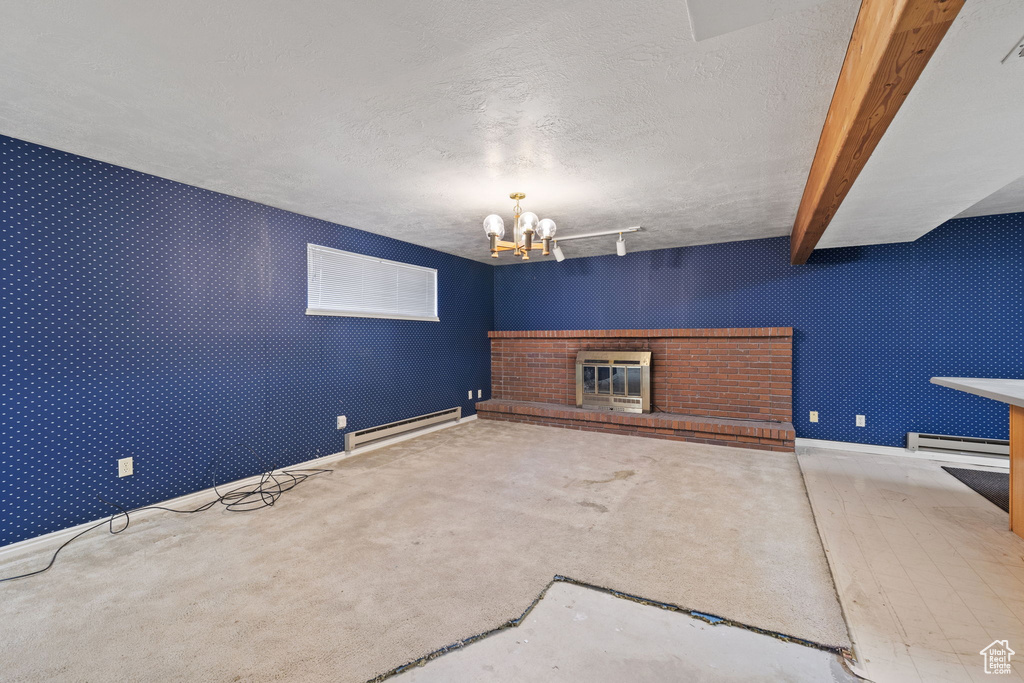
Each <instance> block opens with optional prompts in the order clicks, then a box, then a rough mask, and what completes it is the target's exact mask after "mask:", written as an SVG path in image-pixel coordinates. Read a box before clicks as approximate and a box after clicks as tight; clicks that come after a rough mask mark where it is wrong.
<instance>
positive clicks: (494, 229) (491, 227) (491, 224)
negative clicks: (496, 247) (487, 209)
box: [484, 213, 505, 240]
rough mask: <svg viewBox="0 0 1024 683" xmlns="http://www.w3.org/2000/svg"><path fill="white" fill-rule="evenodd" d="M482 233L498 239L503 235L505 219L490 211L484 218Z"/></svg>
mask: <svg viewBox="0 0 1024 683" xmlns="http://www.w3.org/2000/svg"><path fill="white" fill-rule="evenodd" d="M484 234H485V235H487V236H488V237H490V236H491V235H494V236H496V237H497V238H498V239H499V240H500V239H501V238H502V237H504V236H505V221H503V220H501V216H499V215H498V214H496V213H492V214H491V215H490V216H488V217H487V218H485V219H484Z"/></svg>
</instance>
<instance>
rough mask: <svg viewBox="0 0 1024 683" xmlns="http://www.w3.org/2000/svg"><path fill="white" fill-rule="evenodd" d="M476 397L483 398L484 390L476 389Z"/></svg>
mask: <svg viewBox="0 0 1024 683" xmlns="http://www.w3.org/2000/svg"><path fill="white" fill-rule="evenodd" d="M476 397H477V398H483V397H484V390H483V389H477V390H476Z"/></svg>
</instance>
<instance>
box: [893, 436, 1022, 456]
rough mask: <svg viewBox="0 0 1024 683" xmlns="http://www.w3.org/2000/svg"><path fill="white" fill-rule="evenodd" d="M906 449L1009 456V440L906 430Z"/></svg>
mask: <svg viewBox="0 0 1024 683" xmlns="http://www.w3.org/2000/svg"><path fill="white" fill-rule="evenodd" d="M907 450H911V451H917V450H923V451H941V452H944V453H970V454H978V455H995V456H1006V457H1010V442H1009V441H1007V440H1006V439H975V438H973V437H970V436H946V435H943V434H922V433H920V432H907Z"/></svg>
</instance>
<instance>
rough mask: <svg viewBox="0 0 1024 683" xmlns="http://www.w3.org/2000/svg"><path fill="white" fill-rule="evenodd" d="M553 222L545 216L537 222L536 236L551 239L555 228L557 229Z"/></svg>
mask: <svg viewBox="0 0 1024 683" xmlns="http://www.w3.org/2000/svg"><path fill="white" fill-rule="evenodd" d="M557 229H558V228H557V226H556V225H555V222H554V221H553V220H551V219H550V218H545V219H544V220H542V221H541V222H540V223H537V231H536V232H537V237H539V238H541V239H542V240H545V239H551V238H552V237H554V236H555V230H557Z"/></svg>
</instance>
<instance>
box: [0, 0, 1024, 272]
mask: <svg viewBox="0 0 1024 683" xmlns="http://www.w3.org/2000/svg"><path fill="white" fill-rule="evenodd" d="M786 1H787V2H790V3H801V2H803V1H804V0H786ZM1012 6H1017V7H1019V8H1020V9H1017V10H1015V9H1014V8H1013V7H1012ZM858 7H859V3H858V2H857V1H856V0H826V1H824V2H821V3H820V4H816V5H815V6H812V7H806V8H804V9H799V10H797V11H792V12H789V13H787V14H785V15H783V16H778V17H777V18H775V19H773V20H771V21H768V22H765V23H760V24H757V25H754V26H750V27H747V28H743V29H741V30H736V31H733V32H731V33H727V34H725V35H720V36H717V37H714V38H709V39H707V40H703V41H701V42H699V43H698V42H695V41H694V40H693V38H692V37H691V34H690V26H689V22H688V18H687V11H686V5H685V3H683V2H664V3H659V4H657V6H655V5H654V4H653V3H649V2H637V1H630V2H623V1H622V0H586V1H583V0H579V1H575V2H559V3H551V2H541V1H540V0H520V2H518V3H480V2H474V1H472V0H446V1H444V0H422V1H419V2H413V1H411V0H408V1H401V2H399V1H393V2H367V3H337V2H327V1H322V2H313V1H310V0H301V1H293V2H288V3H281V2H269V1H268V0H258V1H254V0H246V1H244V2H243V1H242V0H220V1H218V2H202V3H200V2H196V1H195V0H178V1H176V2H165V3H157V2H136V3H124V2H112V1H107V2H101V1H94V2H72V1H70V0H66V1H63V2H53V1H45V0H32V1H29V0H8V1H7V2H4V3H2V4H0V93H3V96H2V97H0V133H3V134H6V135H11V136H13V137H17V138H21V139H25V140H29V141H33V142H38V143H41V144H44V145H49V146H52V147H56V148H58V149H63V150H67V151H70V152H74V153H77V154H82V155H84V156H87V157H92V158H95V159H100V160H103V161H108V162H111V163H115V164H119V165H122V166H126V167H128V168H133V169H137V170H140V171H145V172H148V173H153V174H156V175H159V176H162V177H165V178H171V179H173V180H179V181H182V182H186V183H190V184H192V185H197V186H199V187H204V188H207V189H211V190H216V191H219V192H225V193H228V194H231V195H235V196H239V197H245V198H248V199H253V200H256V201H260V202H263V203H266V204H269V205H272V206H277V207H280V208H284V209H289V210H292V211H297V212H299V213H303V214H307V215H311V216H315V217H318V218H323V219H327V220H330V221H334V222H337V223H342V224H345V225H350V226H352V227H356V228H360V229H363V230H368V231H371V232H376V233H381V234H384V235H389V236H392V237H396V238H399V239H404V240H407V241H410V242H414V243H417V244H422V245H425V246H429V247H434V248H437V249H441V250H443V251H448V252H451V253H456V254H460V255H463V256H467V257H470V258H476V259H479V260H482V261H486V262H493V261H491V260H490V259H489V258H488V254H487V251H486V241H485V239H484V235H483V230H482V228H481V221H482V219H483V217H484V216H485V215H486V214H488V213H491V212H500V213H501V214H503V215H504V216H505V217H506V219H507V218H508V217H509V214H510V208H511V204H512V202H511V201H510V200H509V199H508V193H509V192H512V191H523V192H526V193H527V199H526V200H524V202H523V206H524V208H527V209H529V210H533V211H535V212H536V213H538V214H539V215H540V216H541V217H551V218H554V219H555V220H556V221H557V222H558V225H559V232H560V234H564V235H569V234H573V233H581V232H590V231H594V230H604V229H612V228H617V227H626V226H630V225H638V224H639V225H643V226H644V228H645V230H644V232H642V233H639V234H637V235H634V236H630V237H629V240H628V241H629V246H630V249H631V250H637V249H654V248H661V247H670V246H683V245H690V244H703V243H712V242H724V241H731V240H740V239H749V238H757V237H769V236H777V235H786V234H788V233H789V232H790V230H791V228H792V224H793V218H794V216H795V214H796V208H797V205H798V204H799V201H800V196H801V193H802V190H803V185H804V181H805V179H806V176H807V171H808V169H809V167H810V162H811V158H812V157H813V154H814V149H815V146H816V144H817V140H818V134H819V133H820V130H821V125H822V123H823V121H824V117H825V113H826V111H827V109H828V104H829V100H830V98H831V95H832V89H833V87H834V84H835V81H836V78H837V75H838V73H839V68H840V66H841V64H842V61H843V56H844V54H845V50H846V46H847V43H848V40H849V35H850V32H851V30H852V27H853V22H854V20H855V18H856V14H857V9H858ZM989 8H991V11H990V10H989ZM1022 11H1024V4H1021V3H1019V2H1018V1H1017V0H985V2H982V3H969V4H968V7H967V8H965V9H964V10H963V14H965V15H967V19H966V20H965V21H962V20H963V19H964V17H961V19H958V20H957V21H958V23H957V24H955V25H954V27H953V29H951V31H950V36H949V37H948V38H947V40H946V42H944V43H943V47H942V48H940V54H938V55H936V57H935V58H934V59H933V60H932V61H933V65H935V63H936V62H941V61H943V59H962V58H964V57H966V58H969V59H971V60H973V63H975V64H977V65H978V67H977V68H976V69H968V68H963V69H957V68H955V67H956V66H957V65H955V64H954V65H952V66H951V67H949V68H950V69H952V71H949V72H948V73H949V74H951V76H949V77H952V78H954V79H955V80H953V81H952V82H947V81H945V80H944V79H945V78H946V77H947V76H946V75H945V74H947V71H941V72H940V73H941V74H944V75H943V76H942V78H938V77H934V78H929V76H930V71H931V70H932V68H933V65H930V66H929V67H928V69H927V70H926V71H925V74H924V75H923V76H922V78H921V81H920V83H919V85H918V87H917V88H916V89H915V90H914V92H913V93H912V94H911V98H910V99H909V100H908V102H907V105H906V106H905V109H907V108H908V107H909V108H910V109H911V111H912V112H914V113H913V116H914V117H916V118H912V119H911V120H912V121H914V122H915V126H914V127H913V128H912V129H911V130H909V131H908V130H906V126H903V129H902V132H900V133H899V135H900V136H901V138H906V140H904V141H903V143H902V145H896V146H895V147H893V146H892V145H890V146H889V147H892V148H891V149H887V146H886V141H887V140H888V138H889V135H887V136H886V138H885V139H883V143H882V144H881V145H880V146H879V149H878V151H877V152H876V153H875V157H873V158H872V159H871V161H870V162H869V165H868V168H867V169H865V171H864V173H863V174H862V175H861V179H860V180H859V181H858V183H857V184H856V185H855V186H854V191H853V192H851V195H850V196H851V198H852V199H853V200H854V204H856V205H857V206H858V207H860V208H859V209H857V210H856V211H853V213H852V214H851V216H850V217H847V216H845V215H841V216H837V220H839V219H840V218H842V221H840V223H841V224H842V225H845V226H846V227H843V228H841V229H840V231H837V232H841V231H842V230H846V231H848V230H849V226H850V225H852V224H853V222H855V221H856V220H857V219H858V218H859V217H860V216H861V213H860V212H865V213H864V215H865V216H868V217H869V220H873V219H874V218H875V217H877V215H878V213H879V212H878V210H877V209H876V207H875V205H874V203H873V202H872V201H871V200H874V201H875V202H880V203H885V202H886V201H888V200H887V195H889V194H890V191H891V190H892V188H893V186H894V185H893V182H892V179H893V175H892V174H893V173H896V174H897V176H896V177H897V178H900V182H899V183H898V184H897V187H898V190H899V192H898V194H900V195H901V196H903V197H904V198H905V199H906V198H908V197H909V198H911V199H915V198H916V197H917V196H918V195H919V194H920V195H921V196H922V197H923V196H927V194H928V192H929V191H930V189H931V187H932V185H933V184H934V183H936V182H937V181H936V179H935V178H934V177H933V176H935V175H936V174H939V173H938V171H937V170H936V172H935V173H930V174H929V175H928V176H927V177H920V176H919V175H918V173H917V172H918V170H919V169H917V168H916V166H912V168H914V172H912V173H908V172H907V170H906V167H905V165H903V166H901V165H900V163H901V159H902V157H904V156H908V152H907V149H908V147H909V148H910V150H911V151H912V152H913V151H917V152H918V157H923V158H925V159H926V160H927V161H928V162H929V163H932V164H937V163H939V162H941V158H940V159H939V160H938V161H937V160H936V159H935V158H934V157H935V156H936V155H922V154H921V153H920V150H918V149H917V148H918V146H920V145H919V143H917V142H915V140H916V139H917V138H920V139H921V140H923V141H926V142H927V143H928V144H934V143H935V141H936V140H939V141H941V142H942V143H943V144H945V143H953V145H954V147H956V148H957V149H960V148H963V151H965V152H970V151H971V149H972V147H971V146H972V145H975V146H976V145H982V147H975V148H974V149H973V152H970V153H968V154H965V155H960V156H957V163H958V164H959V165H958V166H957V167H956V168H955V169H953V172H951V177H946V176H943V177H942V184H943V186H944V188H945V187H946V186H952V187H953V188H954V189H958V188H959V187H960V186H962V185H969V186H970V192H979V191H980V188H981V186H982V185H985V187H986V189H987V191H985V192H982V193H981V194H978V196H977V197H974V198H973V199H972V200H970V201H967V197H966V194H968V192H967V191H966V190H965V191H964V192H962V193H961V194H960V195H958V199H957V200H956V201H952V200H950V199H949V196H948V195H946V194H945V193H942V197H940V198H941V199H942V200H943V202H942V209H941V210H937V211H934V212H931V213H929V214H928V216H927V217H923V218H920V220H918V216H917V213H916V212H915V211H913V210H910V209H904V208H902V204H901V203H900V202H895V203H894V202H889V203H888V204H886V205H887V206H889V211H890V212H891V213H889V214H887V215H886V217H885V220H886V224H887V225H893V226H901V227H902V225H903V221H904V220H905V219H907V217H908V216H909V217H910V218H912V219H914V220H913V221H912V222H913V224H914V226H918V225H921V226H923V225H925V224H930V223H934V224H933V225H930V227H929V228H928V229H931V228H933V227H935V226H936V225H938V223H940V222H942V221H941V220H938V222H935V219H937V218H938V215H939V214H942V213H945V212H948V215H946V216H945V217H944V218H943V219H942V220H945V218H949V217H952V216H953V215H955V214H956V213H959V212H960V211H963V210H964V209H965V208H967V207H968V206H970V205H971V204H973V203H975V202H976V201H978V200H980V199H981V198H982V197H984V196H986V195H988V194H991V193H992V192H993V191H994V190H995V189H997V188H998V187H1001V186H1003V185H1006V184H1007V183H1008V182H1009V181H1010V180H1011V179H1012V178H1016V177H1019V176H1021V175H1022V174H1024V167H1022V163H1024V157H1022V156H1021V155H1020V153H1019V151H1020V149H1021V147H1020V145H1017V147H1016V149H1015V150H1014V152H1016V157H1017V159H1016V170H1015V172H1013V171H1011V168H1010V167H1011V166H1013V165H1014V163H1013V162H1012V160H1011V159H1009V158H1008V155H1007V154H1006V153H1005V149H1004V148H1005V146H1007V145H1006V144H1005V143H1006V141H1007V140H1012V141H1020V138H1019V135H1020V133H1021V130H1020V129H1021V128H1024V127H1020V126H1018V127H1017V129H1016V130H1006V129H1004V130H999V131H996V132H997V133H998V136H999V138H1000V140H1001V141H1002V142H1001V143H1000V144H996V143H993V142H992V140H991V138H992V137H993V135H990V134H988V133H978V132H977V131H976V130H975V129H976V128H977V127H978V125H977V122H976V121H975V120H972V119H971V118H969V117H970V116H971V114H972V112H973V110H971V109H970V108H969V107H968V104H973V106H974V107H975V108H978V107H981V105H980V104H979V103H978V102H977V100H979V99H981V100H984V99H985V97H990V98H993V97H994V98H995V99H996V100H997V107H996V109H998V111H999V112H1002V113H1001V114H1000V115H998V116H997V115H995V114H993V115H992V116H991V117H985V118H984V121H983V123H984V124H985V126H990V125H991V126H997V127H1000V126H1001V127H1003V128H1005V123H1006V119H1005V115H1006V114H1007V113H1008V112H1007V111H1006V109H1005V106H1006V104H1007V102H1008V101H1009V100H1010V99H1012V98H1010V97H1008V96H1006V94H1005V93H1004V92H999V93H992V92H988V91H987V90H986V88H990V87H992V84H993V83H995V84H997V85H999V86H1004V85H1005V80H1000V79H999V78H996V77H989V74H988V71H984V67H985V66H986V65H987V61H986V60H987V59H988V58H989V57H990V56H991V55H995V59H996V62H997V63H998V60H999V59H1001V58H1002V57H1003V55H1005V54H1006V50H1007V49H1009V47H1011V43H1012V42H1013V41H1014V40H1016V39H1017V38H1019V35H1016V34H1019V33H1020V29H1021V28H1022V27H1024V21H1018V22H1017V23H1016V25H1010V26H1009V28H1008V29H1006V30H1004V31H1003V32H1006V33H1008V34H1011V35H1008V36H1007V37H1006V41H1005V42H1006V43H1007V45H1005V46H1003V45H1001V44H1000V41H1001V40H1002V37H1003V36H1002V35H1000V32H999V31H998V30H996V28H995V27H994V26H993V24H998V23H1000V22H1008V23H1010V24H1012V21H1013V20H1016V19H1019V18H1024V17H1022V16H1019V14H1020V12H1022ZM990 14H991V15H992V16H990ZM961 23H962V24H964V26H961V25H960V24H961ZM974 27H977V30H979V31H984V32H985V35H986V36H987V38H986V40H989V39H991V40H992V41H993V44H992V45H991V51H992V52H991V55H989V53H988V51H987V50H985V49H982V48H983V47H985V46H980V45H977V44H976V43H977V42H978V41H977V40H975V39H974V37H973V34H972V31H973V30H974ZM947 43H949V45H947ZM961 43H962V44H963V46H962V48H961V45H960V44H961ZM947 47H948V48H949V49H948V50H947V51H946V52H948V53H949V55H950V56H949V57H944V56H943V52H942V50H943V48H947ZM964 50H966V52H967V54H966V55H963V54H961V53H962V52H963V51H964ZM937 71H938V69H937ZM979 73H984V74H985V79H984V81H985V83H988V85H984V84H979V83H978V82H977V81H978V80H980V79H978V78H977V76H978V74H979ZM936 81H938V82H936ZM1018 90H1021V89H1020V88H1019V81H1018ZM919 91H920V92H919ZM931 91H935V93H932V92H931ZM918 95H920V98H927V99H924V101H923V103H917V102H915V97H916V96H918ZM920 98H918V99H920ZM963 99H973V100H975V102H974V103H967V104H965V103H964V102H962V101H961V100H963ZM936 102H937V103H938V104H937V105H936ZM929 106H930V107H933V109H932V110H931V111H930V112H929V111H928V110H927V107H929ZM936 106H937V107H938V109H934V107H936ZM922 108H924V110H923V111H922ZM947 112H950V113H948V114H947ZM929 113H930V114H931V116H930V117H929V116H928V114H929ZM973 113H977V112H973ZM983 113H988V112H983ZM903 116H904V113H903V112H901V113H900V115H899V116H897V118H896V121H895V122H894V124H893V129H895V128H898V127H899V124H900V123H901V118H903ZM964 116H967V117H968V118H966V119H964V118H963V117H964ZM922 117H923V120H922ZM1000 117H1002V118H1000ZM908 118H910V116H908ZM908 125H909V124H908ZM893 129H890V135H892V134H893V132H894V131H893ZM984 145H990V146H994V147H995V148H994V149H988V148H985V147H984ZM990 153H993V154H996V156H997V163H996V164H995V166H996V167H997V168H996V169H994V170H993V169H991V168H989V166H988V165H986V164H985V163H983V162H981V161H979V160H978V157H984V156H985V155H988V154H990ZM971 154H973V157H972V156H971ZM939 156H940V157H941V155H939ZM964 156H966V161H967V162H968V167H967V169H966V170H965V168H964V167H963V165H962V163H963V162H964V159H963V158H962V157H964ZM876 157H877V158H876ZM918 157H914V156H913V155H912V154H911V155H909V159H910V161H914V160H915V159H917V158H918ZM876 161H877V162H878V163H877V164H876V163H875V162H876ZM871 164H875V165H876V166H878V167H879V168H878V169H877V170H875V169H872V166H871ZM946 166H947V171H948V170H949V169H948V166H949V164H947V165H946ZM976 173H977V174H981V175H983V176H984V178H985V179H984V180H976V179H975V178H974V174H976ZM939 175H941V174H939ZM966 175H969V176H970V177H969V178H967V177H965V176H966ZM1003 175H1006V176H1007V177H1005V178H1003V177H1002V176H1003ZM995 176H1000V177H999V178H996V177H995ZM862 183H863V184H864V186H865V188H872V190H871V192H870V193H869V195H868V196H861V195H860V194H858V190H859V189H860V186H861V184H862ZM989 184H990V185H992V187H991V188H988V185H989ZM879 185H881V187H882V190H881V191H880V190H879V189H878V187H879ZM865 191H867V190H865ZM921 201H922V202H923V201H924V200H923V199H922V200H921ZM848 202H849V200H848ZM958 202H959V203H958ZM912 203H913V202H912ZM918 203H920V202H918ZM893 204H895V206H891V205H893ZM954 204H956V205H957V206H953V205H954ZM961 204H962V205H961ZM914 205H915V206H916V203H915V204H914ZM846 208H847V207H846V206H845V205H844V207H843V210H845V209H846ZM842 213H843V212H842V211H841V214H842ZM830 232H831V229H830ZM843 234H845V233H843ZM891 236H892V235H890V234H888V233H887V234H886V235H882V236H881V238H879V236H877V235H876V236H874V237H873V238H872V239H876V240H878V241H892V240H890V239H889V237H891ZM828 237H829V233H826V238H828ZM613 242H614V238H609V239H597V240H585V241H579V242H571V243H566V244H565V245H564V248H565V251H566V254H567V255H568V256H570V257H572V256H583V255H591V254H598V253H614V243H613ZM502 261H504V262H510V259H502Z"/></svg>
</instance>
